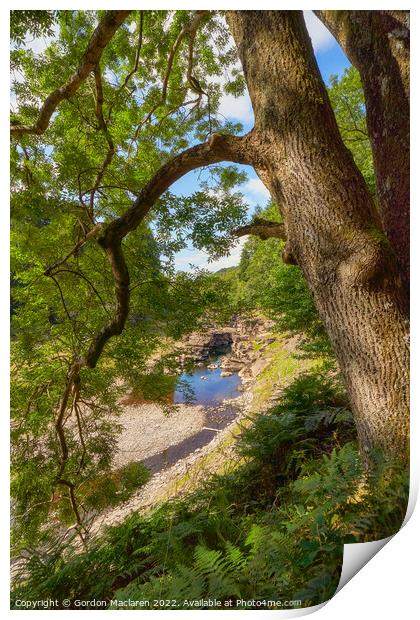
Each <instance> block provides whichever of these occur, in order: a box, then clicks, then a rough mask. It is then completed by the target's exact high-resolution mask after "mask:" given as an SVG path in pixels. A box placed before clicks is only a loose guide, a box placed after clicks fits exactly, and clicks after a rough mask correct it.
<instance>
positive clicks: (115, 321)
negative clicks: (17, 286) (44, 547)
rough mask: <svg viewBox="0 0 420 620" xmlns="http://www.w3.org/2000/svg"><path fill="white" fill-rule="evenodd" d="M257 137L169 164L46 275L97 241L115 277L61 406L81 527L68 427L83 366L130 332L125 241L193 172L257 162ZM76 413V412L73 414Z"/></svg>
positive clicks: (213, 142) (191, 152)
mask: <svg viewBox="0 0 420 620" xmlns="http://www.w3.org/2000/svg"><path fill="white" fill-rule="evenodd" d="M251 142H252V133H249V134H247V135H246V136H244V137H241V138H239V137H236V136H231V135H222V134H213V135H212V136H211V138H210V139H209V140H208V142H205V143H203V144H198V145H197V146H194V147H192V148H190V149H187V150H186V151H183V152H182V153H180V154H179V155H178V156H177V157H174V158H173V159H172V160H170V161H169V162H167V163H166V164H164V165H163V166H162V167H161V168H160V169H159V170H158V171H157V172H156V174H155V175H154V177H153V178H152V179H151V180H150V181H149V183H148V184H147V185H146V186H145V187H144V188H143V190H142V191H141V192H140V193H139V195H138V196H137V198H136V200H135V201H134V203H133V204H132V206H131V207H130V208H129V209H127V211H126V212H125V213H124V214H123V215H122V216H121V217H119V218H117V219H115V220H113V221H112V222H110V223H109V224H98V225H97V226H95V227H94V228H93V229H92V230H91V231H90V232H89V233H88V234H87V235H86V236H85V237H84V238H83V239H82V240H81V241H79V242H78V244H77V245H76V246H75V248H73V250H72V251H71V252H70V253H69V254H67V256H66V257H65V258H64V259H62V260H60V261H57V262H56V263H55V265H52V266H51V267H49V268H47V269H46V270H45V272H44V273H45V275H48V276H50V277H53V272H54V270H55V269H57V267H59V266H61V265H62V264H63V263H65V262H66V261H67V260H68V259H69V258H70V256H72V255H74V253H75V249H77V248H80V247H81V246H82V245H83V244H84V243H86V242H87V241H88V240H89V239H92V238H97V242H98V244H99V245H100V246H101V247H102V248H103V250H104V252H105V253H106V255H107V258H108V260H109V263H110V266H111V271H112V276H113V279H114V283H115V296H116V305H115V311H114V314H113V316H112V318H111V319H110V321H109V322H108V323H107V324H106V325H104V327H102V329H100V330H99V331H98V332H97V333H96V334H95V336H94V337H93V338H92V341H91V343H90V346H89V349H88V351H87V353H86V355H84V356H75V357H74V359H73V361H72V363H71V365H70V368H69V371H68V373H67V378H66V385H65V388H64V391H63V396H62V399H61V401H60V404H59V406H58V412H57V414H56V418H55V430H56V433H57V437H58V441H59V445H60V454H61V456H60V462H59V471H58V475H57V483H58V484H61V485H64V486H66V487H67V488H68V492H69V497H70V501H71V505H72V508H73V512H74V514H75V516H76V520H77V523H78V524H79V525H81V517H80V512H79V510H78V506H77V500H76V496H75V492H74V488H75V485H74V483H73V482H72V481H70V480H67V479H66V478H65V470H66V466H67V462H68V458H69V448H68V445H67V441H66V436H65V432H64V426H65V423H66V420H67V418H66V417H65V413H66V412H67V410H68V409H69V407H72V406H73V405H72V404H71V402H70V397H71V395H75V398H74V399H73V402H76V401H77V399H78V398H79V393H80V371H81V369H82V368H83V367H87V368H95V366H96V364H97V362H98V360H99V357H100V356H101V354H102V351H103V350H104V347H105V345H106V344H107V342H108V341H109V340H110V339H111V338H112V337H113V336H118V335H119V334H121V332H122V331H123V329H124V326H125V323H126V321H127V317H128V313H129V307H130V275H129V272H128V268H127V263H126V260H125V257H124V253H123V249H122V247H121V244H122V240H123V238H124V237H125V236H126V235H127V234H128V233H129V232H131V231H133V230H135V229H136V228H137V227H138V226H139V224H140V223H141V222H142V221H143V220H144V218H145V217H146V216H147V214H148V213H149V211H150V209H151V208H152V207H153V205H154V204H155V202H156V200H157V199H158V198H159V197H160V196H161V195H162V194H163V193H164V192H165V191H166V190H167V189H168V187H170V185H172V183H174V182H175V181H177V180H178V179H179V178H181V177H182V176H183V175H184V174H186V173H187V172H190V171H191V170H194V169H196V168H199V167H200V166H206V165H209V164H213V163H218V162H220V161H225V160H228V161H234V162H238V163H249V162H250V161H251V158H252V153H253V149H252V145H251ZM70 411H72V409H70Z"/></svg>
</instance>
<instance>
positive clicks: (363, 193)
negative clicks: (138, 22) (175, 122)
mask: <svg viewBox="0 0 420 620" xmlns="http://www.w3.org/2000/svg"><path fill="white" fill-rule="evenodd" d="M227 19H228V23H229V25H230V28H231V31H232V34H233V36H234V38H235V41H236V43H237V47H238V51H239V55H240V59H241V62H242V65H243V69H244V73H245V79H246V82H247V85H248V89H249V92H250V96H251V100H252V104H253V108H254V112H255V119H256V122H255V129H254V130H253V136H252V144H253V148H252V163H253V165H254V167H255V169H256V170H257V172H258V174H259V176H260V177H261V179H262V180H263V182H264V183H265V184H266V185H267V187H268V188H269V189H270V191H271V193H272V195H273V197H274V198H275V200H276V201H277V203H278V204H279V205H280V209H281V211H282V213H283V216H284V220H285V228H286V232H287V237H288V247H289V250H290V252H291V253H292V254H293V256H294V258H295V259H296V261H297V262H298V264H299V265H300V266H301V268H302V270H303V272H304V274H305V277H306V279H307V282H308V284H309V287H310V289H311V291H312V293H313V295H314V299H315V303H316V306H317V309H318V311H319V313H320V316H321V318H322V319H323V321H324V323H325V326H326V329H327V332H328V334H329V337H330V339H331V342H332V344H333V347H334V350H335V353H336V355H337V359H338V361H339V364H340V367H341V370H342V374H343V377H344V380H345V382H346V385H347V389H348V394H349V397H350V400H351V404H352V409H353V413H354V416H355V420H356V425H357V429H358V434H359V439H360V444H361V446H362V448H363V449H364V450H365V451H366V452H368V451H369V450H370V449H371V448H372V447H375V448H381V449H383V450H384V451H385V452H386V453H387V454H389V455H396V456H402V455H403V456H405V457H407V456H408V433H409V414H408V361H409V356H408V349H407V328H408V326H407V320H406V311H405V307H404V302H403V299H404V295H403V291H402V286H401V281H400V278H399V275H398V270H397V268H396V262H395V256H394V254H393V252H392V250H391V249H390V247H389V244H388V242H387V240H386V238H385V236H384V234H383V232H382V227H381V223H380V221H379V218H378V216H377V213H376V210H375V207H374V205H373V203H372V200H371V197H370V195H369V192H368V190H367V187H366V185H365V183H364V180H363V178H362V176H361V174H360V173H359V171H358V170H357V168H356V166H355V164H354V161H353V159H352V157H351V154H350V153H349V151H348V150H347V149H346V148H345V146H344V144H343V142H342V140H341V138H340V134H339V131H338V128H337V124H336V121H335V118H334V114H333V112H332V109H331V106H330V104H329V101H328V96H327V93H326V90H325V87H324V85H323V83H322V80H321V76H320V74H319V70H318V68H317V65H316V63H315V59H314V56H313V52H312V47H311V44H310V40H309V37H308V34H307V32H306V29H305V26H304V22H303V17H302V14H301V12H300V11H298V12H295V11H231V12H228V15H227Z"/></svg>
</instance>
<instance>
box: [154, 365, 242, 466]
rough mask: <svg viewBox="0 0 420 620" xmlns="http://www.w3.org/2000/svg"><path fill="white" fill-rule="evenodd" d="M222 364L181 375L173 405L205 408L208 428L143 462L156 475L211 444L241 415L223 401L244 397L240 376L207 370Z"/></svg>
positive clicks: (216, 370)
mask: <svg viewBox="0 0 420 620" xmlns="http://www.w3.org/2000/svg"><path fill="white" fill-rule="evenodd" d="M219 363H220V357H218V358H213V359H209V360H208V361H207V362H206V365H205V366H204V365H202V366H198V367H197V368H196V370H194V371H193V372H192V373H185V374H183V375H181V376H180V378H179V381H178V387H177V389H176V390H175V393H174V402H175V403H192V404H195V405H203V406H204V407H206V420H205V428H203V430H201V431H199V432H198V433H195V434H194V435H191V436H190V437H187V438H186V439H184V440H183V441H181V442H180V443H178V444H175V445H173V446H169V447H168V448H167V449H166V450H164V451H163V452H160V453H159V454H154V455H153V456H151V457H148V458H146V459H144V464H145V465H146V466H147V467H149V469H150V470H151V471H152V472H153V473H156V472H158V471H161V470H162V469H166V468H167V467H169V466H170V465H173V464H174V463H176V462H177V461H179V460H180V459H182V458H184V457H185V456H188V455H189V454H191V453H192V452H194V450H197V449H198V448H202V447H203V446H205V445H206V444H208V443H209V442H210V441H211V440H212V439H213V437H214V436H215V434H216V433H217V431H218V430H221V429H222V428H224V427H225V426H227V425H228V424H229V423H230V422H232V421H233V420H234V419H235V418H236V416H237V415H238V413H239V411H238V406H237V404H235V403H230V402H223V401H224V400H226V399H231V398H236V397H237V396H239V395H240V394H241V392H240V391H239V389H238V388H239V386H240V384H241V380H240V378H239V376H238V373H233V374H232V375H231V376H230V377H221V376H220V373H221V372H222V369H221V368H219V367H217V368H208V365H212V364H217V365H218V364H219ZM202 377H205V378H204V379H202Z"/></svg>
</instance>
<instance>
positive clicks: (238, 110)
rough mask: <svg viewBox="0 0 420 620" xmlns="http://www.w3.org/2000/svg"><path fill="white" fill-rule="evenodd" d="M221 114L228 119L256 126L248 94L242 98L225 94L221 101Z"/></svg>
mask: <svg viewBox="0 0 420 620" xmlns="http://www.w3.org/2000/svg"><path fill="white" fill-rule="evenodd" d="M219 112H220V114H223V116H225V117H226V118H228V119H234V120H237V121H241V123H244V125H248V124H254V111H253V109H252V105H251V100H250V98H249V95H248V92H246V93H245V94H244V95H242V96H241V97H234V96H233V95H228V94H226V93H224V94H223V95H222V98H221V101H220V106H219Z"/></svg>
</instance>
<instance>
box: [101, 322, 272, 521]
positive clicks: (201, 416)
mask: <svg viewBox="0 0 420 620" xmlns="http://www.w3.org/2000/svg"><path fill="white" fill-rule="evenodd" d="M271 328H272V324H271V323H270V322H268V321H266V320H262V319H258V318H252V319H249V320H248V321H245V320H243V319H242V320H237V321H235V322H233V323H232V325H229V326H226V327H223V328H219V327H211V328H209V329H208V330H206V331H205V332H201V333H195V334H192V335H190V336H189V337H188V338H186V339H185V340H184V341H183V342H182V351H183V352H182V354H181V355H180V358H179V361H180V367H181V368H182V367H183V365H184V364H185V363H186V362H187V361H189V362H191V361H192V362H194V363H196V364H199V365H200V367H203V366H208V367H209V368H210V370H211V369H212V367H213V368H215V367H216V366H217V367H218V366H220V369H222V372H220V370H219V375H220V381H223V380H224V379H223V376H224V373H226V374H225V376H229V375H231V374H233V373H237V374H238V375H239V376H240V378H241V384H240V386H239V389H240V390H241V392H242V393H241V394H240V395H239V396H237V397H236V398H234V399H228V400H224V401H223V402H220V403H217V404H213V405H212V406H203V405H202V404H187V403H182V404H178V405H175V406H174V407H170V408H169V409H168V407H163V406H161V405H159V404H157V403H142V404H131V405H127V406H124V408H123V413H122V416H121V418H120V420H119V422H120V424H121V426H122V429H123V430H122V433H121V435H120V437H119V443H118V450H117V453H116V456H115V459H114V466H115V468H118V467H121V466H123V465H125V464H127V463H129V462H130V461H140V460H142V461H143V462H144V463H145V464H146V465H147V466H148V467H149V468H150V470H151V472H152V474H153V475H152V478H151V479H150V481H149V482H148V483H147V484H146V485H145V486H144V487H142V488H141V489H139V491H138V492H137V493H135V494H134V495H133V496H132V497H131V498H130V500H128V501H127V502H125V503H124V504H121V505H120V506H118V507H115V508H112V509H109V510H107V511H105V512H104V513H103V514H101V515H100V517H99V518H98V519H97V522H96V523H95V525H94V528H93V529H94V530H95V531H97V530H98V528H100V527H102V526H104V525H111V524H114V523H118V522H119V521H121V520H122V519H123V518H125V517H126V516H127V515H129V514H130V513H132V512H134V511H139V510H144V509H146V508H147V507H149V506H151V505H154V504H156V503H157V502H159V501H163V500H165V499H168V497H170V496H173V495H174V494H175V495H176V494H177V492H178V491H177V484H178V482H179V480H181V479H182V481H183V483H182V486H183V488H186V487H188V484H187V485H186V484H185V482H186V481H187V480H188V476H189V472H191V471H192V470H193V469H194V483H197V480H198V478H199V473H198V472H197V471H196V469H197V465H198V464H199V463H200V462H202V461H203V460H204V459H205V457H206V455H208V454H210V453H214V452H215V451H216V452H217V451H219V454H218V457H217V458H216V459H213V467H215V466H217V467H218V466H219V465H220V463H221V462H222V461H223V459H226V458H228V455H227V454H225V453H224V452H223V451H222V452H220V447H221V446H223V445H224V444H226V441H225V440H226V438H227V437H228V436H229V435H230V434H231V433H232V429H233V428H235V427H236V428H237V426H238V422H240V420H241V418H243V417H244V416H246V415H247V414H248V413H249V411H250V407H251V403H252V386H253V384H254V382H255V379H256V377H258V375H259V374H260V373H261V372H262V371H263V370H264V368H265V367H266V365H267V364H268V363H269V356H267V353H266V352H267V347H268V346H269V344H271V343H272V342H273V341H274V339H275V338H274V336H273V334H272V332H271V331H270V329H271ZM220 353H222V356H221V357H220V358H219V360H218V361H217V363H216V364H215V362H214V360H213V356H214V355H217V354H220ZM203 378H205V377H204V375H203ZM227 443H228V446H229V447H228V448H226V449H227V450H228V452H229V454H230V452H231V451H232V449H233V448H232V442H227ZM225 451H226V450H225ZM205 472H206V473H205V475H208V469H206V470H205Z"/></svg>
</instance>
